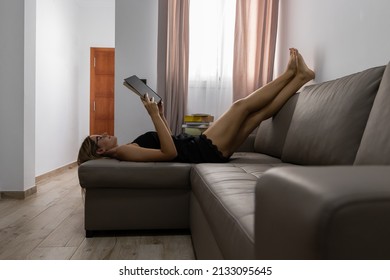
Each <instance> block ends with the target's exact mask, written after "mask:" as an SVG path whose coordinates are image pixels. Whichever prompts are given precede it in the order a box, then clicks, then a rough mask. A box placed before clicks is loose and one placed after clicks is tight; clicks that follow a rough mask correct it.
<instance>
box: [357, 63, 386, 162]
mask: <svg viewBox="0 0 390 280" xmlns="http://www.w3.org/2000/svg"><path fill="white" fill-rule="evenodd" d="M389 122H390V63H389V64H388V65H387V67H386V70H385V72H384V74H383V78H382V81H381V84H380V86H379V90H378V93H377V95H376V98H375V101H374V104H373V106H372V110H371V113H370V116H369V118H368V121H367V126H366V129H365V130H364V134H363V138H362V141H361V143H360V146H359V150H358V152H357V155H356V159H355V164H356V165H363V164H385V165H388V164H390V124H389Z"/></svg>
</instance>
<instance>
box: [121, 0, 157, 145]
mask: <svg viewBox="0 0 390 280" xmlns="http://www.w3.org/2000/svg"><path fill="white" fill-rule="evenodd" d="M115 9H116V24H115V26H116V28H115V48H116V56H115V134H116V135H117V136H118V142H119V143H120V144H122V143H125V142H126V143H128V142H129V141H131V140H133V139H134V138H135V137H136V136H138V135H139V134H141V133H143V132H146V131H147V130H153V125H152V122H151V120H150V118H149V116H148V115H147V113H146V111H145V108H144V107H143V105H142V103H141V102H140V100H139V98H138V97H136V95H135V94H133V93H131V92H130V91H129V90H128V89H127V88H125V87H124V86H123V85H122V83H123V79H124V78H127V77H129V76H131V75H133V74H136V75H137V76H138V77H140V78H146V79H147V81H148V85H149V86H150V87H151V88H154V89H156V83H157V27H158V26H157V25H158V16H157V14H158V1H156V0H143V1H128V0H117V1H116V7H115Z"/></svg>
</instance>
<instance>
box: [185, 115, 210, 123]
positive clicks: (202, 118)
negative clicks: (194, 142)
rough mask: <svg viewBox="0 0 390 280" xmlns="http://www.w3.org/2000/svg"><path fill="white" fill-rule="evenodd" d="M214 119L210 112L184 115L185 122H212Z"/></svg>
mask: <svg viewBox="0 0 390 280" xmlns="http://www.w3.org/2000/svg"><path fill="white" fill-rule="evenodd" d="M213 121H214V116H212V115H208V114H193V115H185V116H184V122H185V123H197V122H198V123H211V122H213Z"/></svg>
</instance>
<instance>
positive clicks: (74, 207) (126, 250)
mask: <svg viewBox="0 0 390 280" xmlns="http://www.w3.org/2000/svg"><path fill="white" fill-rule="evenodd" d="M37 187H38V191H37V193H35V194H33V195H31V196H29V197H28V198H26V199H25V200H12V199H1V200H0V259H3V260H4V259H8V260H20V259H22V260H39V259H44V260H67V259H77V260H101V259H113V260H123V259H143V260H148V259H155V260H160V259H161V260H162V259H186V260H188V259H190V260H191V259H194V258H195V257H194V252H193V248H192V243H191V236H190V235H185V234H180V235H170V234H169V235H157V234H156V235H153V236H152V235H150V234H148V235H142V236H134V235H128V236H124V235H123V234H116V235H115V234H114V233H112V234H111V235H106V236H102V237H94V238H85V231H84V212H83V211H84V206H83V199H82V195H81V187H80V185H79V183H78V178H77V168H76V167H73V168H72V167H70V168H68V169H66V170H64V171H62V172H61V173H60V174H56V175H55V176H52V177H48V178H44V179H42V180H40V181H39V182H37Z"/></svg>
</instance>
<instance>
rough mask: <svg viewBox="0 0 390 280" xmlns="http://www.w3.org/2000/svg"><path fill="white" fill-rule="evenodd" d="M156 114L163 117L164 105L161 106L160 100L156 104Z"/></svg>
mask: <svg viewBox="0 0 390 280" xmlns="http://www.w3.org/2000/svg"><path fill="white" fill-rule="evenodd" d="M157 106H158V113H159V114H160V116H161V117H162V116H164V104H163V101H162V100H161V101H160V102H159V103H158V104H157Z"/></svg>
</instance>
